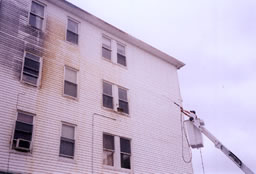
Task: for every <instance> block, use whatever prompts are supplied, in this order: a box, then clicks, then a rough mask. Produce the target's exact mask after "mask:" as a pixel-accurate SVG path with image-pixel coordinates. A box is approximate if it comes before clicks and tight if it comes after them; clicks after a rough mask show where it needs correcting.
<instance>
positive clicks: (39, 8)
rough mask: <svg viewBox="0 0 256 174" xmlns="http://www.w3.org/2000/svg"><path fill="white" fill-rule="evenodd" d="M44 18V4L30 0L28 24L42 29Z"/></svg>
mask: <svg viewBox="0 0 256 174" xmlns="http://www.w3.org/2000/svg"><path fill="white" fill-rule="evenodd" d="M43 20H44V6H43V5H41V4H39V3H36V2H34V1H32V6H31V12H30V16H29V24H30V25H31V26H33V27H35V28H37V29H42V27H43Z"/></svg>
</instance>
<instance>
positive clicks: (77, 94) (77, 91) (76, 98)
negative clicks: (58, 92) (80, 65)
mask: <svg viewBox="0 0 256 174" xmlns="http://www.w3.org/2000/svg"><path fill="white" fill-rule="evenodd" d="M66 68H67V69H70V70H71V71H75V72H76V86H77V87H76V97H74V96H71V95H68V94H65V81H66V80H65V78H66ZM78 72H79V70H78V69H75V68H73V67H71V66H68V65H65V66H64V77H63V93H62V95H63V96H64V97H67V98H71V99H74V100H78V96H79V84H78ZM68 82H69V83H73V82H70V81H68Z"/></svg>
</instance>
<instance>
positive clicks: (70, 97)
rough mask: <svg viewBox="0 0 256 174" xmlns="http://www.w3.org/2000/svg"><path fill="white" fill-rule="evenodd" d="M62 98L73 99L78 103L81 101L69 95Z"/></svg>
mask: <svg viewBox="0 0 256 174" xmlns="http://www.w3.org/2000/svg"><path fill="white" fill-rule="evenodd" d="M62 96H63V97H64V98H68V99H72V100H74V101H77V102H78V101H79V100H78V97H73V96H70V95H67V94H62Z"/></svg>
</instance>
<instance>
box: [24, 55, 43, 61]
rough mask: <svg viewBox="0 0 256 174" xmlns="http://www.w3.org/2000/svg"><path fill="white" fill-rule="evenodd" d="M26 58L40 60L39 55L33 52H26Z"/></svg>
mask: <svg viewBox="0 0 256 174" xmlns="http://www.w3.org/2000/svg"><path fill="white" fill-rule="evenodd" d="M26 58H29V59H31V60H34V61H36V62H40V57H38V56H35V55H33V54H30V53H26Z"/></svg>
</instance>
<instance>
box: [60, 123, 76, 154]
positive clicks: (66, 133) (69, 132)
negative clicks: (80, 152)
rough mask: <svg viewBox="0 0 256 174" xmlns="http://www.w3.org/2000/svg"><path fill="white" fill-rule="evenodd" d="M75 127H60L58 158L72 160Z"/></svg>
mask: <svg viewBox="0 0 256 174" xmlns="http://www.w3.org/2000/svg"><path fill="white" fill-rule="evenodd" d="M74 137H75V127H73V126H69V125H64V124H63V125H62V131H61V138H60V156H62V157H66V158H74V154H75V140H74Z"/></svg>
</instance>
